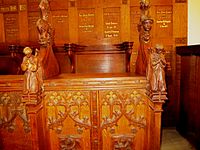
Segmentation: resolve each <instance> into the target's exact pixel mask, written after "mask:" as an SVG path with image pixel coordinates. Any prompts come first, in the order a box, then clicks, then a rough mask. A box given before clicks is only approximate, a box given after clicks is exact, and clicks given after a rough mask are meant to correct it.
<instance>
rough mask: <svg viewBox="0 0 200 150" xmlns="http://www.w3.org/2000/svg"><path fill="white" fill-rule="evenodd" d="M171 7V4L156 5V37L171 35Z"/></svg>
mask: <svg viewBox="0 0 200 150" xmlns="http://www.w3.org/2000/svg"><path fill="white" fill-rule="evenodd" d="M172 15H173V9H172V6H157V7H156V22H155V26H156V37H158V38H163V37H164V38H167V37H172V32H173V28H172V27H173V24H172V17H173V16H172Z"/></svg>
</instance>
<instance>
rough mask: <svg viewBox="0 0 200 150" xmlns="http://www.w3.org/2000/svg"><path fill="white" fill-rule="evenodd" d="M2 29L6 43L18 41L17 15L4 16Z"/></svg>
mask: <svg viewBox="0 0 200 150" xmlns="http://www.w3.org/2000/svg"><path fill="white" fill-rule="evenodd" d="M4 27H5V38H6V42H18V41H19V19H18V14H5V15H4Z"/></svg>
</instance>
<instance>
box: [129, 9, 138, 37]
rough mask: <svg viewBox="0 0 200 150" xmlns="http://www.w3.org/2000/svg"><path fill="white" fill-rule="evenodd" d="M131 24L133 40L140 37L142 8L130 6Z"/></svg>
mask: <svg viewBox="0 0 200 150" xmlns="http://www.w3.org/2000/svg"><path fill="white" fill-rule="evenodd" d="M130 17H131V18H130V26H131V31H130V32H131V40H133V39H134V38H138V37H139V32H138V24H139V22H140V8H139V7H131V8H130Z"/></svg>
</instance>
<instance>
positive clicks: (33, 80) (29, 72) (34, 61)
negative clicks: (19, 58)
mask: <svg viewBox="0 0 200 150" xmlns="http://www.w3.org/2000/svg"><path fill="white" fill-rule="evenodd" d="M23 53H24V54H25V56H24V58H23V62H22V64H21V68H22V70H23V71H25V74H24V75H25V80H24V94H35V93H37V92H39V90H40V79H39V73H38V58H37V53H36V55H32V49H31V48H30V47H25V48H24V50H23Z"/></svg>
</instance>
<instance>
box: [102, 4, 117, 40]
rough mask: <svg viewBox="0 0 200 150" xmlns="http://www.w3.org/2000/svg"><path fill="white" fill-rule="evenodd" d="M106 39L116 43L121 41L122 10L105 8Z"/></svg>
mask: <svg viewBox="0 0 200 150" xmlns="http://www.w3.org/2000/svg"><path fill="white" fill-rule="evenodd" d="M103 19H104V38H109V39H111V40H112V41H114V42H119V41H120V8H118V7H113V8H104V9H103Z"/></svg>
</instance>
